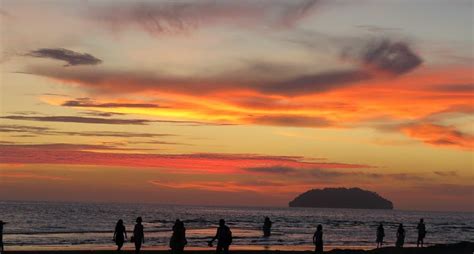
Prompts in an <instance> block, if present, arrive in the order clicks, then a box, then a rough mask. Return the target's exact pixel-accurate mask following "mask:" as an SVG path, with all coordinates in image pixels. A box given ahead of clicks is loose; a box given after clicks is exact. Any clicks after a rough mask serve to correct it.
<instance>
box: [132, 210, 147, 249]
mask: <svg viewBox="0 0 474 254" xmlns="http://www.w3.org/2000/svg"><path fill="white" fill-rule="evenodd" d="M142 221H143V220H142V217H138V218H137V220H136V222H137V224H135V228H134V229H133V238H132V242H134V243H135V253H137V254H138V253H140V249H141V248H142V243H145V234H144V233H143V225H142Z"/></svg>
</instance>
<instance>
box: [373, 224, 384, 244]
mask: <svg viewBox="0 0 474 254" xmlns="http://www.w3.org/2000/svg"><path fill="white" fill-rule="evenodd" d="M384 237H385V230H384V229H383V225H382V223H380V224H379V226H378V227H377V239H376V240H375V242H376V243H377V248H380V247H382V245H383V238H384Z"/></svg>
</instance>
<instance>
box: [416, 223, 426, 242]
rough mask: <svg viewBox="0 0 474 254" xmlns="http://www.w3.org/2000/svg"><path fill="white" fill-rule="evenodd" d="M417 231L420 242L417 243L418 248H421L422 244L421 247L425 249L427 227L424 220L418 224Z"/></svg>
mask: <svg viewBox="0 0 474 254" xmlns="http://www.w3.org/2000/svg"><path fill="white" fill-rule="evenodd" d="M416 229H418V240H417V241H416V247H418V246H420V244H421V247H423V240H424V239H425V236H426V227H425V223H424V222H423V219H420V222H419V223H418V226H416Z"/></svg>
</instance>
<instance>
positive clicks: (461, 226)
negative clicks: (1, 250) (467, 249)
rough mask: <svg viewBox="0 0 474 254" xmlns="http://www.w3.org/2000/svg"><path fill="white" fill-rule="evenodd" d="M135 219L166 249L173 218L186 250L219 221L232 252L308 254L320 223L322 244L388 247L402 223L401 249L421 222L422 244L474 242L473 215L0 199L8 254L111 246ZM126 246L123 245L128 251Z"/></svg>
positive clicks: (148, 242)
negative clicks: (381, 231) (267, 233)
mask: <svg viewBox="0 0 474 254" xmlns="http://www.w3.org/2000/svg"><path fill="white" fill-rule="evenodd" d="M137 216H141V217H142V218H143V221H144V222H143V225H144V228H145V246H146V247H147V248H156V249H166V248H167V246H168V243H169V239H170V236H171V228H172V226H173V223H174V221H175V220H176V219H181V220H182V221H184V224H185V226H186V235H187V239H188V242H189V243H188V247H195V248H199V247H202V248H206V246H207V241H209V240H210V239H211V238H212V237H213V236H214V235H215V231H216V227H217V224H218V220H219V219H221V218H223V219H225V220H226V222H227V225H228V226H229V227H230V228H231V230H232V232H233V236H234V241H233V248H241V249H262V248H266V249H277V250H278V249H281V250H284V249H285V250H288V249H295V250H296V249H300V250H301V249H311V248H312V247H311V246H312V236H313V234H314V231H315V228H316V226H317V225H318V224H322V225H323V231H324V241H325V245H326V246H328V247H330V246H333V247H335V246H337V247H352V248H353V247H358V248H372V247H373V246H374V245H375V234H376V228H377V226H378V224H379V223H380V222H382V223H383V224H384V227H385V235H386V237H385V241H386V244H387V245H394V242H395V239H396V230H397V227H398V225H399V223H403V225H404V227H405V230H406V241H405V243H406V245H407V246H410V245H413V244H415V243H416V237H417V231H416V225H417V223H418V221H419V219H420V218H424V220H425V223H426V229H427V232H428V233H427V235H426V239H425V243H426V244H428V245H432V244H437V243H454V242H459V241H474V213H466V212H428V211H426V212H422V211H402V210H361V209H320V208H256V207H203V206H178V205H157V204H117V203H69V202H68V203H66V202H13V201H8V202H0V220H3V221H5V222H7V223H8V224H6V225H5V226H4V242H5V246H6V248H7V249H10V250H15V249H62V248H64V249H71V248H73V249H96V248H97V249H103V248H111V249H112V248H114V243H113V241H112V237H113V231H114V228H115V223H116V222H117V220H118V219H123V220H124V223H125V226H126V228H127V231H128V234H129V237H130V235H131V231H132V230H133V226H134V222H135V218H136V217H137ZM265 216H268V217H270V219H271V220H272V221H273V227H272V235H271V237H269V238H263V237H262V230H261V228H262V225H263V220H264V218H265ZM131 246H132V245H131V244H128V247H131Z"/></svg>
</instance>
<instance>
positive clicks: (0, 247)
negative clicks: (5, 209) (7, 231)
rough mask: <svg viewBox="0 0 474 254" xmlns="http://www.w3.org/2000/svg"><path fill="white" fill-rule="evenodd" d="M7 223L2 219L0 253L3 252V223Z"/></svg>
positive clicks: (0, 225) (0, 223)
mask: <svg viewBox="0 0 474 254" xmlns="http://www.w3.org/2000/svg"><path fill="white" fill-rule="evenodd" d="M5 224H7V223H5V222H3V221H1V220H0V253H2V254H3V225H5Z"/></svg>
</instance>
